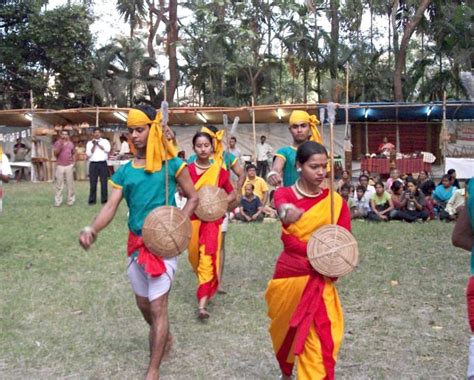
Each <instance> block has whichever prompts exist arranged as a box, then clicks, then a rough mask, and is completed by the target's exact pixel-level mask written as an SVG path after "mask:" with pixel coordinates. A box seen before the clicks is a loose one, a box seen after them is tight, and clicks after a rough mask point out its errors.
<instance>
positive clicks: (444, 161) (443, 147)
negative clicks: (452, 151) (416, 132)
mask: <svg viewBox="0 0 474 380" xmlns="http://www.w3.org/2000/svg"><path fill="white" fill-rule="evenodd" d="M441 128H442V129H443V132H444V133H443V138H444V135H445V134H446V91H444V93H443V125H442V127H441ZM441 156H442V157H441V159H442V160H443V169H444V170H443V173H446V141H443V145H442V150H441Z"/></svg>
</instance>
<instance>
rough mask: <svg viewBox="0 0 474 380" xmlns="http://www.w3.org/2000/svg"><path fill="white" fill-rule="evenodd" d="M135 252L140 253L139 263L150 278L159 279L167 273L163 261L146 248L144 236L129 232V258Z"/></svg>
mask: <svg viewBox="0 0 474 380" xmlns="http://www.w3.org/2000/svg"><path fill="white" fill-rule="evenodd" d="M135 251H138V256H137V263H138V264H139V265H141V266H142V267H143V268H144V269H145V272H146V273H148V274H149V275H150V276H152V277H158V276H161V275H162V274H163V273H165V272H166V267H165V263H164V261H163V259H162V258H161V257H158V256H156V255H154V254H153V253H151V251H150V250H149V249H148V248H147V247H146V246H145V243H144V242H143V237H142V236H138V235H135V234H134V233H133V232H132V231H129V233H128V241H127V254H128V256H131V255H132V254H133V253H134V252H135Z"/></svg>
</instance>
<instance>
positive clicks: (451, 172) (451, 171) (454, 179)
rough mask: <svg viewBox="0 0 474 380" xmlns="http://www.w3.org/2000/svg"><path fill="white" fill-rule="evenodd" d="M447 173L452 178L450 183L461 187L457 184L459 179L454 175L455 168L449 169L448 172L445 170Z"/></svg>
mask: <svg viewBox="0 0 474 380" xmlns="http://www.w3.org/2000/svg"><path fill="white" fill-rule="evenodd" d="M447 174H448V175H450V176H451V178H452V183H451V184H452V185H453V186H455V187H457V188H458V189H460V188H461V185H460V184H459V181H458V179H457V178H456V175H457V174H456V170H455V169H449V170H448V172H447Z"/></svg>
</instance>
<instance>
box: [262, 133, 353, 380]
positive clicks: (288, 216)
mask: <svg viewBox="0 0 474 380" xmlns="http://www.w3.org/2000/svg"><path fill="white" fill-rule="evenodd" d="M326 165H327V152H326V149H325V148H324V146H322V145H321V144H319V143H316V142H313V141H309V142H305V143H304V144H302V145H301V146H300V147H299V148H298V150H297V153H296V166H297V170H298V172H299V173H300V178H299V179H298V180H297V181H296V182H295V184H294V185H292V186H291V187H284V188H279V189H278V190H276V191H275V197H274V199H275V206H276V208H277V210H278V212H279V215H280V219H281V223H282V234H281V239H282V241H283V252H282V253H281V254H280V257H279V258H278V260H277V263H276V268H275V273H274V275H273V279H272V280H271V281H270V282H269V284H268V288H267V292H266V301H267V305H268V316H269V317H270V319H271V323H270V329H269V331H270V335H271V338H272V342H273V348H274V351H275V354H276V358H277V360H278V363H279V365H280V370H281V373H282V377H281V378H282V379H290V378H291V375H292V372H293V366H294V365H295V364H296V366H297V379H299V380H303V379H323V378H327V379H333V378H334V370H335V365H336V357H337V353H338V351H339V347H340V345H341V342H342V338H343V330H344V320H343V315H342V308H341V305H340V302H339V297H338V294H337V290H336V287H335V286H334V280H335V279H334V278H328V277H325V276H323V275H322V274H320V273H318V272H316V271H315V270H314V269H313V268H312V267H311V265H310V263H309V260H308V257H307V254H306V248H307V243H308V240H309V238H310V236H311V234H312V233H313V232H314V231H316V230H317V229H319V228H320V227H323V226H325V225H328V224H331V197H330V194H329V189H323V188H322V187H321V183H322V182H323V180H324V178H325V177H326ZM333 197H334V198H333V199H334V221H335V223H337V224H338V225H339V226H342V227H344V228H346V229H348V230H350V229H351V217H350V211H349V208H348V207H347V204H346V202H345V201H343V199H342V198H341V196H340V195H339V194H337V193H335V192H334V193H333Z"/></svg>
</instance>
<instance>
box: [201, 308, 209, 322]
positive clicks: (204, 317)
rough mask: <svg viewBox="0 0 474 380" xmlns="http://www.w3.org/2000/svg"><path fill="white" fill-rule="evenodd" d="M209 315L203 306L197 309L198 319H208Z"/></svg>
mask: <svg viewBox="0 0 474 380" xmlns="http://www.w3.org/2000/svg"><path fill="white" fill-rule="evenodd" d="M209 317H210V315H209V313H208V312H207V310H206V309H205V308H204V307H200V308H199V309H198V318H199V319H200V320H205V319H209Z"/></svg>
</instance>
